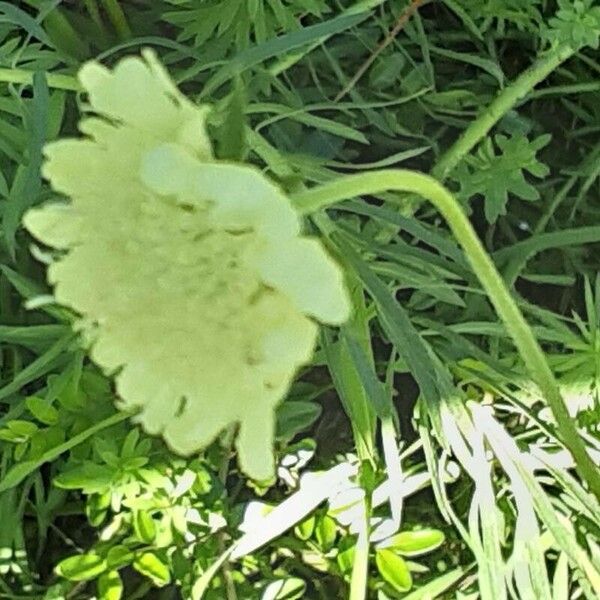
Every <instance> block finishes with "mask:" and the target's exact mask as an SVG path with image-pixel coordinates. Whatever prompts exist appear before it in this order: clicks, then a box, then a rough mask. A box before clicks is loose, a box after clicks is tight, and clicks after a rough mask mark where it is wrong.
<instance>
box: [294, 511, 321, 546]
mask: <svg viewBox="0 0 600 600" xmlns="http://www.w3.org/2000/svg"><path fill="white" fill-rule="evenodd" d="M315 522H316V521H315V517H314V515H311V516H310V517H308V519H304V521H302V523H298V525H296V527H295V528H294V533H295V534H296V537H298V538H299V539H301V540H303V541H306V540H308V539H310V536H311V535H312V534H313V532H314V530H315Z"/></svg>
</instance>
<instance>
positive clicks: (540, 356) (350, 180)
mask: <svg viewBox="0 0 600 600" xmlns="http://www.w3.org/2000/svg"><path fill="white" fill-rule="evenodd" d="M385 191H398V192H409V193H414V194H418V195H419V196H421V197H423V198H425V199H427V200H429V201H430V202H431V203H432V204H433V205H434V206H435V207H436V208H437V209H438V210H439V211H440V213H441V214H442V215H443V216H444V218H445V219H446V221H447V222H448V225H449V226H450V229H451V230H452V233H453V234H454V237H455V238H456V239H457V241H459V243H460V244H461V245H462V247H463V249H464V251H465V254H466V256H467V258H468V260H469V263H470V264H471V267H472V268H473V271H474V272H475V274H476V275H477V277H478V278H479V281H480V282H481V285H482V287H483V288H484V289H485V291H486V292H487V295H488V297H489V299H490V302H491V303H492V305H493V306H494V308H495V309H496V312H497V314H498V316H499V317H500V318H501V320H502V321H503V323H504V325H505V327H506V329H507V331H508V333H509V334H510V335H511V337H512V339H513V341H514V343H515V345H516V347H517V349H518V351H519V353H520V355H521V357H522V358H523V361H524V363H525V365H526V367H527V369H528V371H529V373H530V375H531V377H532V379H533V380H534V381H535V382H536V383H537V385H538V386H539V388H540V391H541V393H542V395H543V396H544V398H545V399H546V401H547V402H548V406H549V407H550V409H551V410H552V413H553V415H554V418H555V419H556V423H557V429H558V434H559V437H560V440H561V442H562V443H563V445H564V446H565V447H566V448H568V450H569V451H570V452H571V454H572V455H573V459H574V461H575V464H576V468H577V472H578V473H579V475H580V477H581V478H582V479H583V480H584V481H586V482H587V483H588V485H589V487H590V489H591V491H592V492H593V493H594V494H595V495H596V497H597V498H599V499H600V470H599V469H598V468H597V467H596V465H595V464H594V462H593V461H592V459H591V458H590V456H589V455H588V453H587V451H586V448H585V445H584V443H583V441H582V439H581V437H580V435H579V432H578V430H577V427H576V426H575V424H574V422H573V420H572V419H571V417H570V415H569V412H568V410H567V408H566V406H565V402H564V399H563V398H562V396H561V393H560V390H559V388H558V384H557V382H556V380H555V378H554V375H553V373H552V370H551V369H550V367H549V365H548V362H547V361H546V357H545V356H544V352H543V351H542V349H541V347H540V345H539V344H538V342H537V340H536V338H535V336H534V335H533V332H532V330H531V328H530V327H529V325H528V324H527V321H526V320H525V318H524V317H523V315H522V313H521V311H520V310H519V307H518V306H517V304H516V302H515V300H514V299H513V297H512V296H511V294H510V292H509V290H508V288H507V286H506V284H505V282H504V280H503V279H502V277H501V276H500V274H499V273H498V271H497V269H496V267H495V265H494V263H493V262H492V259H491V258H490V257H489V255H488V253H487V252H486V251H485V249H484V247H483V245H482V244H481V241H480V240H479V238H478V237H477V233H476V232H475V230H474V229H473V226H472V225H471V223H470V221H469V219H468V218H467V217H466V215H465V214H464V212H463V210H462V207H461V206H460V204H459V203H458V201H457V200H456V199H455V198H454V196H453V195H452V194H451V193H450V192H449V191H448V190H447V189H446V188H445V187H444V186H442V185H441V184H440V183H439V182H438V181H436V180H435V179H433V178H432V177H430V176H428V175H424V174H422V173H417V172H414V171H405V170H400V169H398V170H394V169H390V170H385V171H375V172H369V173H361V174H359V175H350V176H347V177H342V178H340V179H337V180H335V181H333V182H331V183H327V184H325V185H322V186H319V187H316V188H313V189H312V190H309V191H305V192H301V193H299V194H297V195H295V196H294V203H295V206H296V207H297V209H298V210H300V211H301V212H302V213H304V214H308V213H311V212H314V211H316V210H319V209H323V208H326V207H328V206H331V205H333V204H335V203H337V202H340V201H342V200H346V199H348V198H354V197H357V196H362V195H372V194H378V193H381V192H385Z"/></svg>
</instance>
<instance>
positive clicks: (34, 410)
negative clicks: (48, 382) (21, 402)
mask: <svg viewBox="0 0 600 600" xmlns="http://www.w3.org/2000/svg"><path fill="white" fill-rule="evenodd" d="M25 405H26V406H27V409H28V410H29V412H30V413H31V414H32V415H33V416H34V417H35V418H36V419H37V420H38V421H39V422H40V423H44V425H54V424H56V423H57V422H58V411H57V410H56V409H55V408H54V407H53V406H51V405H50V404H48V402H46V400H44V399H43V398H40V397H39V396H29V398H27V399H26V400H25Z"/></svg>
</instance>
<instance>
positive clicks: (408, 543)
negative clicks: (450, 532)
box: [381, 529, 445, 556]
mask: <svg viewBox="0 0 600 600" xmlns="http://www.w3.org/2000/svg"><path fill="white" fill-rule="evenodd" d="M444 539H445V536H444V534H443V532H441V531H439V530H438V529H420V530H417V531H402V532H401V533H398V534H396V535H394V536H393V537H391V538H388V539H387V540H385V542H383V543H382V544H381V545H382V546H384V547H385V548H389V549H390V550H394V551H395V552H398V553H399V554H403V555H404V556H419V555H420V554H425V553H427V552H431V551H432V550H435V549H436V548H437V547H439V546H440V545H441V544H442V543H443V542H444Z"/></svg>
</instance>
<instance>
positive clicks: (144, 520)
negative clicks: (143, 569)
mask: <svg viewBox="0 0 600 600" xmlns="http://www.w3.org/2000/svg"><path fill="white" fill-rule="evenodd" d="M133 529H134V531H135V534H136V535H137V537H138V539H139V540H140V541H142V542H144V543H146V544H152V542H153V541H154V538H155V537H156V525H155V524H154V519H153V518H152V517H151V516H150V514H149V513H148V512H147V511H145V510H138V511H136V512H134V513H133Z"/></svg>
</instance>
